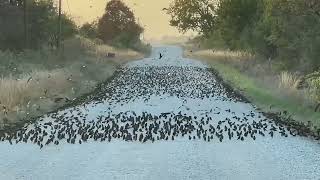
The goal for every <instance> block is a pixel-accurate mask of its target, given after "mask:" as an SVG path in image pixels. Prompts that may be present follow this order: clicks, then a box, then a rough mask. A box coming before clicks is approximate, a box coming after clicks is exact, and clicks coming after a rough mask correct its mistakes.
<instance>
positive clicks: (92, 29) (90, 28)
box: [79, 22, 98, 39]
mask: <svg viewBox="0 0 320 180" xmlns="http://www.w3.org/2000/svg"><path fill="white" fill-rule="evenodd" d="M97 31H98V30H97V24H96V23H95V22H93V23H85V24H83V25H82V26H81V27H80V29H79V32H80V34H81V35H83V36H84V37H87V38H91V39H94V38H97V37H98V32H97Z"/></svg>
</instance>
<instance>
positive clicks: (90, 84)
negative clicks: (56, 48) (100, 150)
mask: <svg viewBox="0 0 320 180" xmlns="http://www.w3.org/2000/svg"><path fill="white" fill-rule="evenodd" d="M108 52H112V53H115V54H116V57H115V58H107V57H106V54H107V53H108ZM0 57H1V58H2V59H1V61H0V70H3V71H1V73H0V128H1V127H2V125H3V124H4V123H11V122H17V121H19V120H22V119H25V118H28V117H32V116H36V115H40V114H43V113H45V112H47V111H51V110H53V109H54V108H57V107H58V106H61V105H62V104H64V103H65V102H66V101H65V100H66V99H73V98H75V97H77V96H79V95H81V94H83V93H87V92H89V91H90V90H92V89H93V88H94V87H95V86H96V84H97V83H99V82H101V81H104V80H105V79H107V78H108V77H110V76H111V75H112V74H113V73H114V72H115V70H116V68H117V66H119V65H121V64H123V63H125V62H128V61H129V60H133V59H141V58H143V54H141V53H139V52H136V51H133V50H130V49H121V50H119V49H116V48H114V47H111V46H108V45H104V44H102V43H101V42H99V41H92V40H89V39H86V38H83V37H80V36H78V37H75V38H73V39H69V40H66V41H65V42H64V52H63V53H62V54H57V53H55V52H52V51H50V50H49V49H46V48H43V49H41V50H38V51H25V52H21V53H13V52H9V51H6V52H0ZM59 98H60V99H61V98H62V99H63V100H62V101H59V102H57V101H56V100H57V99H59Z"/></svg>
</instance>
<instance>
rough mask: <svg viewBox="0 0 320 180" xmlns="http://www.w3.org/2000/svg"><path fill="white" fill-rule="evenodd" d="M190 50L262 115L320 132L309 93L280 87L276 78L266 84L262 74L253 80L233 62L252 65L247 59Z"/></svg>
mask: <svg viewBox="0 0 320 180" xmlns="http://www.w3.org/2000/svg"><path fill="white" fill-rule="evenodd" d="M186 49H187V50H186V51H185V56H186V57H188V58H193V59H197V60H200V61H202V62H204V63H206V64H208V65H209V66H210V67H212V68H214V69H215V70H216V71H218V73H219V74H220V76H221V77H222V78H223V79H224V81H226V82H227V83H228V84H230V85H231V86H232V87H234V88H235V89H236V90H237V91H239V92H241V94H243V95H244V96H245V97H247V98H248V99H249V100H250V101H251V102H252V103H253V104H255V105H256V106H258V107H259V108H260V109H261V110H262V111H264V112H270V113H276V114H279V115H282V116H286V117H290V118H285V119H288V120H289V119H294V121H296V122H298V123H303V124H304V125H306V126H309V127H310V128H311V130H314V131H317V130H318V129H319V127H320V113H319V112H314V108H313V106H312V103H311V102H310V101H309V100H308V98H306V96H305V93H306V92H302V90H301V91H298V90H293V89H291V88H285V87H284V86H283V85H282V86H279V85H278V84H283V81H282V80H281V78H280V80H275V79H276V78H274V79H273V81H271V82H270V79H272V78H267V79H268V80H265V77H264V76H263V75H261V74H260V75H256V76H253V75H252V71H250V70H247V71H243V70H242V69H241V68H238V66H236V65H234V63H233V62H234V61H233V60H230V59H236V61H242V62H241V63H244V62H243V61H249V59H250V57H247V55H243V54H241V53H232V54H228V53H221V52H211V50H210V52H209V51H208V50H205V51H203V50H202V51H201V50H198V51H192V52H191V51H190V49H188V48H186ZM244 64H245V63H244ZM246 68H250V67H246ZM258 73H262V72H258ZM282 76H283V75H282ZM282 79H283V78H282ZM286 79H290V78H286ZM277 81H279V82H277ZM294 84H295V83H294Z"/></svg>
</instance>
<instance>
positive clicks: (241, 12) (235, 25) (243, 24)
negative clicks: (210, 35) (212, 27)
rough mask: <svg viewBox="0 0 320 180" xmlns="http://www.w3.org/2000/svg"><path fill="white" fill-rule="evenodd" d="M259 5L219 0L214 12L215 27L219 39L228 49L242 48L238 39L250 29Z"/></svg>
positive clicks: (242, 0)
mask: <svg viewBox="0 0 320 180" xmlns="http://www.w3.org/2000/svg"><path fill="white" fill-rule="evenodd" d="M259 3H260V2H259V1H257V0H220V2H219V5H218V9H217V12H216V14H217V22H216V26H217V27H218V28H217V30H218V33H219V34H220V37H222V39H223V40H224V42H225V43H226V45H227V46H228V47H229V48H231V49H235V48H240V47H241V46H243V44H241V42H240V39H241V37H242V36H243V35H244V33H245V30H247V29H246V28H247V27H251V25H252V24H253V22H254V20H256V19H258V4H259ZM217 30H216V31H217ZM250 34H251V32H250Z"/></svg>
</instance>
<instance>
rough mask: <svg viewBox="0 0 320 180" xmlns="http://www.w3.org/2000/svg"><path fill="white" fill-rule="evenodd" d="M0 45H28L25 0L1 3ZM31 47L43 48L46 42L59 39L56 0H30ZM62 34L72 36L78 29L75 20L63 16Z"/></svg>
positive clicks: (11, 47) (19, 47)
mask: <svg viewBox="0 0 320 180" xmlns="http://www.w3.org/2000/svg"><path fill="white" fill-rule="evenodd" d="M0 14H1V16H0V26H1V28H0V48H1V49H18V50H19V49H22V48H24V41H25V38H24V23H23V15H24V14H23V1H21V0H10V1H8V2H6V3H1V4H0ZM27 15H28V24H27V31H28V37H29V38H28V39H29V41H28V47H29V48H34V49H35V48H39V47H41V46H42V45H44V44H49V45H51V46H54V45H55V41H56V40H57V31H58V28H57V24H58V14H57V9H56V8H55V7H54V6H53V1H52V0H37V1H35V0H32V1H31V0H29V5H28V13H27ZM62 24H63V28H62V30H63V31H62V36H63V38H68V37H70V36H72V35H74V34H75V33H76V32H77V26H76V25H75V23H74V22H73V21H72V20H71V19H70V18H68V17H67V16H65V15H62Z"/></svg>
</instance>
